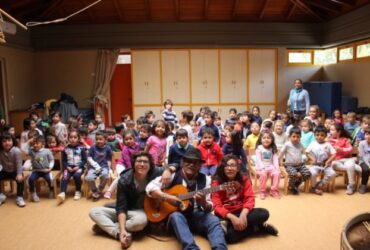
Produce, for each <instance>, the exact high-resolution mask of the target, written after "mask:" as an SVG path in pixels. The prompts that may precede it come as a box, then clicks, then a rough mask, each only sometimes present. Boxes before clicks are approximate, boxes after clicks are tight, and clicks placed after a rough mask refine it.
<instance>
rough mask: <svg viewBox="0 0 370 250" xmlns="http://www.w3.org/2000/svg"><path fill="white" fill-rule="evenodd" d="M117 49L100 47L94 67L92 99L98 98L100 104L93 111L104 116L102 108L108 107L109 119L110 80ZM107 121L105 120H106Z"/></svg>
mask: <svg viewBox="0 0 370 250" xmlns="http://www.w3.org/2000/svg"><path fill="white" fill-rule="evenodd" d="M119 52H120V50H119V49H112V50H108V49H102V50H99V51H98V60H97V62H96V67H95V81H94V89H93V92H94V100H95V99H99V101H100V103H101V104H102V105H100V106H98V107H96V110H95V112H97V113H100V114H102V115H103V116H104V108H108V110H109V117H108V121H110V120H111V111H110V108H109V107H110V81H111V79H112V76H113V72H114V69H115V67H116V63H117V59H118V56H119ZM106 121H107V120H106Z"/></svg>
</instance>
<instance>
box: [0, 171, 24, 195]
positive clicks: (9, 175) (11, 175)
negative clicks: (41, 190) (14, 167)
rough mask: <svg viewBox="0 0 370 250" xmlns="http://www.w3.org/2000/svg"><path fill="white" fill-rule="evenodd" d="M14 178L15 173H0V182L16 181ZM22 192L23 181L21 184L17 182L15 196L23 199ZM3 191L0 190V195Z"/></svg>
mask: <svg viewBox="0 0 370 250" xmlns="http://www.w3.org/2000/svg"><path fill="white" fill-rule="evenodd" d="M15 177H17V172H11V173H9V172H5V171H1V172H0V180H16V179H15ZM16 181H17V180H16ZM0 188H1V187H0ZM23 190H24V181H21V182H18V181H17V196H19V197H23ZM3 191H4V190H0V193H1V192H3Z"/></svg>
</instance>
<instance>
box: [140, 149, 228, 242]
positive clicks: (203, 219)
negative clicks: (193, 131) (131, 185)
mask: <svg viewBox="0 0 370 250" xmlns="http://www.w3.org/2000/svg"><path fill="white" fill-rule="evenodd" d="M201 163H202V157H201V153H200V151H199V150H198V149H196V148H191V149H189V150H188V151H187V152H186V153H185V155H184V157H183V159H182V161H181V166H180V168H179V169H178V170H177V171H176V172H175V173H174V174H172V177H171V184H170V185H169V187H168V188H170V187H173V186H175V185H179V184H180V185H184V186H185V187H186V188H187V189H188V190H189V191H197V190H202V189H205V188H209V187H210V186H211V179H210V177H209V176H205V175H204V174H202V173H200V172H199V170H200V167H201ZM162 186H163V182H162V181H161V178H160V177H159V178H156V179H154V180H152V181H151V182H150V183H149V184H148V185H147V187H146V192H147V195H148V196H150V197H152V198H154V199H158V200H162V201H166V202H169V203H170V204H173V205H178V206H179V207H180V208H181V204H182V201H181V200H180V199H179V198H178V197H177V196H175V195H170V194H167V193H165V192H163V191H162V190H161V188H162ZM212 209H213V205H212V202H211V199H210V195H209V194H208V195H205V194H204V193H202V192H196V193H195V195H194V196H193V198H192V199H191V200H190V205H189V206H188V207H187V209H185V211H175V212H173V213H172V214H171V215H170V216H169V218H168V222H169V225H170V227H172V229H173V230H174V232H175V235H176V238H177V239H178V240H179V241H180V242H181V245H182V248H183V249H200V248H199V247H198V246H197V245H196V243H195V241H194V237H193V234H192V232H194V233H199V234H201V235H207V237H208V240H209V242H210V244H211V248H212V249H227V245H226V242H225V236H224V232H223V230H222V228H221V225H220V222H219V219H218V218H217V217H216V216H214V215H212V214H211V213H210V212H211V211H212ZM180 210H181V209H180Z"/></svg>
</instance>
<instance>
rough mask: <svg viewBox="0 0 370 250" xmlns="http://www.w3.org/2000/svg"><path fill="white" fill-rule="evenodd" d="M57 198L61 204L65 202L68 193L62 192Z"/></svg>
mask: <svg viewBox="0 0 370 250" xmlns="http://www.w3.org/2000/svg"><path fill="white" fill-rule="evenodd" d="M57 199H58V203H59V204H61V203H63V202H64V200H65V199H66V193H64V192H61V193H60V194H58V196H57Z"/></svg>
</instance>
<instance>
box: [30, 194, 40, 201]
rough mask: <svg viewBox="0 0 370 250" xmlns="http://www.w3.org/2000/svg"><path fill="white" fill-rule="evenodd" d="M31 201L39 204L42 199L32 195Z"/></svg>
mask: <svg viewBox="0 0 370 250" xmlns="http://www.w3.org/2000/svg"><path fill="white" fill-rule="evenodd" d="M31 201H33V202H39V201H40V198H39V197H38V196H37V194H36V193H32V194H31Z"/></svg>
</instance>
